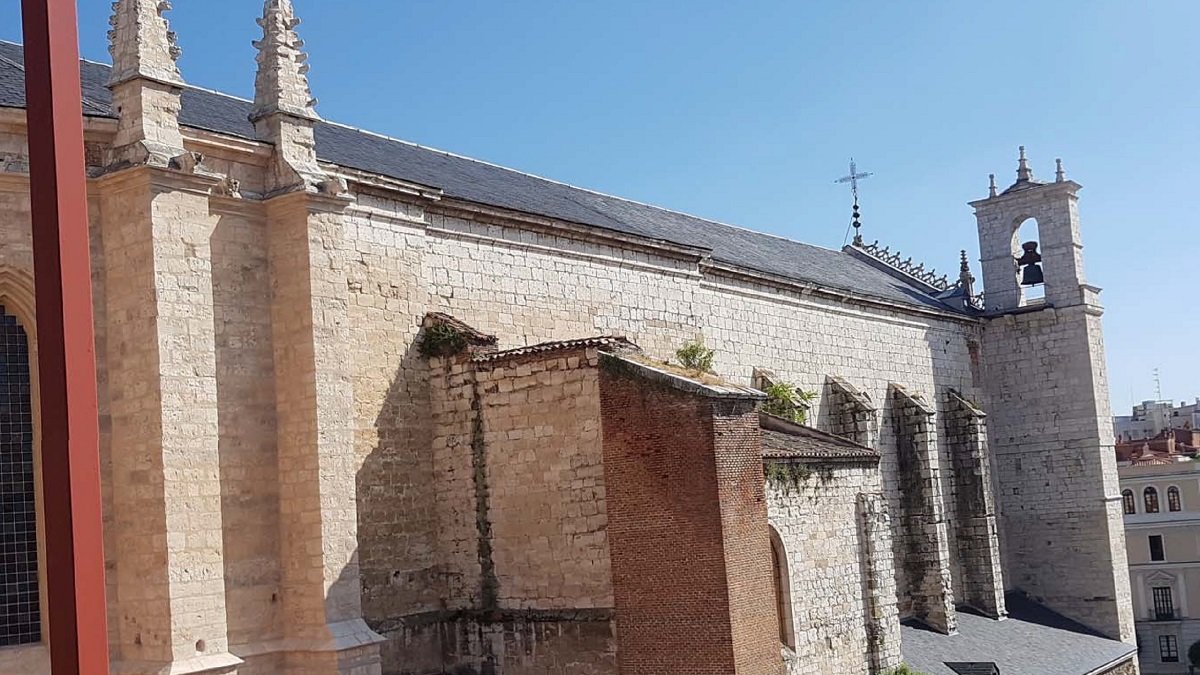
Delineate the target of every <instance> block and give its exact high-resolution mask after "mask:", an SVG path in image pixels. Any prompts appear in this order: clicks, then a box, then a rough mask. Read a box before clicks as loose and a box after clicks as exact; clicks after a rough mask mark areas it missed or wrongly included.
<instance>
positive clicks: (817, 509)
mask: <svg viewBox="0 0 1200 675" xmlns="http://www.w3.org/2000/svg"><path fill="white" fill-rule="evenodd" d="M768 461H770V462H783V461H784V460H768ZM796 466H797V467H801V466H802V467H804V469H805V470H804V471H803V472H802V473H800V474H799V475H806V476H807V477H806V478H803V479H802V480H798V481H795V482H792V481H785V480H778V479H771V478H768V480H767V483H766V495H767V513H768V518H769V520H770V523H771V526H772V527H773V528H774V529H775V531H776V532H777V533H778V534H779V538H780V541H781V542H782V544H783V548H784V551H785V553H786V556H787V567H788V574H789V576H790V578H791V589H790V590H791V606H792V616H793V621H794V627H795V636H796V646H795V654H796V664H797V668H798V670H796V671H795V672H797V673H801V672H804V673H812V672H820V673H846V674H847V675H850V674H853V673H863V674H865V673H873V672H883V671H884V670H885V668H876V669H874V670H872V669H871V668H872V665H873V664H872V659H871V656H872V654H871V651H872V650H871V649H870V645H871V642H872V641H871V635H870V633H871V632H873V631H869V629H868V624H869V623H870V622H871V621H872V619H873V618H874V617H878V618H879V619H880V620H879V621H878V622H876V624H875V628H877V629H881V630H879V631H878V632H877V633H876V635H878V636H880V638H881V639H880V640H879V643H880V644H881V645H882V646H883V647H884V651H887V650H889V649H890V650H891V651H894V652H895V653H894V654H893V655H892V658H891V659H890V660H889V659H888V658H887V657H884V659H883V661H884V662H885V663H890V666H888V667H894V666H896V665H898V660H897V659H898V656H899V619H898V616H897V612H896V592H895V581H894V579H893V577H892V574H893V570H892V562H891V561H892V543H891V533H890V532H887V533H886V535H884V540H882V541H868V540H867V539H866V537H867V535H868V532H870V530H867V529H864V528H863V527H862V524H861V522H860V521H861V520H862V518H863V517H864V515H863V514H861V513H860V511H861V508H860V503H859V502H860V499H861V497H860V495H862V496H863V497H870V496H875V497H876V498H877V499H879V497H880V495H881V490H882V485H881V480H880V475H879V469H878V467H877V466H875V465H874V464H869V463H858V464H854V463H851V464H845V463H840V462H839V463H837V464H822V463H798V464H796ZM770 475H771V474H770V473H768V476H770ZM879 501H882V500H881V499H879ZM883 524H884V526H885V527H890V524H889V523H887V522H886V520H885V522H884V523H883ZM873 565H877V567H873ZM879 572H882V576H880V575H879V574H878V573H879ZM869 577H874V578H875V579H876V581H877V582H879V583H882V584H884V585H886V587H887V588H886V592H883V593H881V594H880V595H879V596H873V595H872V593H871V590H870V589H868V588H867V587H866V579H867V578H869ZM879 590H883V589H879ZM873 597H881V598H884V599H885V602H884V604H883V606H879V607H875V606H873V604H874V603H873ZM884 643H886V644H884Z"/></svg>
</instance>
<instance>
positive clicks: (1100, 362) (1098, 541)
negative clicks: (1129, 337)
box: [971, 148, 1134, 644]
mask: <svg viewBox="0 0 1200 675" xmlns="http://www.w3.org/2000/svg"><path fill="white" fill-rule="evenodd" d="M1079 189H1080V185H1079V184H1078V183H1075V182H1074V181H1070V180H1067V179H1066V176H1065V173H1064V172H1063V170H1062V164H1061V162H1059V164H1058V170H1057V172H1056V177H1055V180H1054V182H1048V183H1042V182H1038V181H1036V180H1035V179H1034V177H1033V172H1032V171H1031V170H1030V169H1029V165H1028V161H1027V159H1026V158H1025V152H1024V148H1022V150H1021V159H1020V162H1019V168H1018V171H1017V181H1016V182H1015V183H1014V184H1013V185H1012V186H1011V187H1009V188H1008V189H1006V190H1004V191H1003V192H999V191H998V190H997V189H996V187H995V182H994V180H993V184H992V190H991V195H990V196H989V197H988V198H987V199H983V200H979V201H976V202H972V203H971V206H972V207H974V209H975V215H976V218H977V219H978V224H979V245H980V252H981V253H982V256H983V276H984V279H983V280H984V299H985V306H986V315H985V320H986V324H985V327H984V332H983V345H982V347H983V349H982V366H983V377H982V385H983V387H984V389H985V391H986V392H987V395H988V397H989V400H990V410H991V414H990V417H989V423H988V438H989V444H990V447H991V449H992V453H993V457H994V467H995V470H996V474H997V483H998V486H999V492H998V495H997V500H996V501H997V504H998V506H999V509H1000V512H1001V513H1002V514H1003V517H1002V518H1001V522H1002V523H1003V528H1004V535H1005V536H1004V539H1003V541H1004V542H1005V544H1006V548H1005V550H1004V551H1003V552H1002V553H1003V555H1004V556H1005V557H1006V558H1007V562H1008V564H1007V565H1006V571H1007V573H1006V575H1005V582H1006V587H1007V589H1008V590H1017V591H1021V592H1024V593H1026V594H1028V595H1030V596H1031V597H1032V598H1033V599H1035V600H1037V601H1039V602H1042V603H1044V604H1046V605H1047V606H1049V607H1050V608H1051V609H1054V610H1055V611H1058V612H1060V613H1062V614H1064V615H1066V616H1068V617H1070V618H1072V619H1075V620H1076V621H1079V622H1081V623H1083V624H1085V625H1087V626H1089V627H1091V628H1093V629H1095V630H1097V631H1099V632H1101V633H1103V634H1105V635H1108V636H1110V637H1112V638H1115V639H1119V640H1123V641H1126V642H1129V643H1131V644H1132V643H1133V641H1134V626H1133V616H1132V611H1131V609H1130V590H1129V571H1128V568H1127V563H1126V559H1125V532H1124V523H1123V519H1122V514H1121V505H1120V490H1119V488H1118V481H1117V468H1116V457H1115V456H1114V454H1113V436H1112V413H1111V410H1110V405H1109V393H1108V376H1107V371H1106V363H1105V356H1104V335H1103V330H1102V327H1101V319H1100V317H1101V314H1102V313H1103V310H1102V309H1101V307H1100V305H1099V301H1098V293H1099V289H1098V288H1095V287H1093V286H1090V285H1088V284H1087V281H1086V280H1085V278H1084V274H1083V257H1082V251H1083V244H1082V241H1081V239H1080V230H1079V214H1078V209H1077V201H1078V198H1077V196H1076V194H1077V192H1078V190H1079ZM1030 218H1032V219H1034V220H1036V221H1037V224H1038V237H1039V239H1040V245H1041V246H1042V247H1043V248H1042V250H1041V261H1040V262H1035V258H1033V257H1026V251H1028V250H1030V247H1029V246H1026V247H1021V246H1020V243H1021V242H1018V241H1017V236H1016V235H1017V232H1018V228H1019V227H1020V226H1021V224H1022V223H1023V222H1025V221H1026V220H1028V219H1030ZM1018 257H1020V258H1021V264H1023V265H1027V266H1028V265H1035V266H1036V268H1034V269H1018V267H1019V265H1018ZM1039 272H1040V273H1041V275H1042V276H1043V277H1044V288H1045V296H1044V299H1042V300H1038V301H1029V300H1027V299H1026V298H1025V294H1024V293H1023V289H1022V287H1021V286H1020V283H1021V281H1022V280H1025V281H1027V282H1028V281H1036V280H1037V277H1038V273H1039ZM1018 274H1020V277H1018Z"/></svg>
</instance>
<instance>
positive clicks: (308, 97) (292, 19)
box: [250, 0, 320, 120]
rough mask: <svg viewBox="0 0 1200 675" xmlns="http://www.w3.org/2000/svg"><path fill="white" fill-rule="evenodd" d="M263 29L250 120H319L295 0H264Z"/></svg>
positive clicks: (260, 21) (259, 43)
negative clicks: (270, 117)
mask: <svg viewBox="0 0 1200 675" xmlns="http://www.w3.org/2000/svg"><path fill="white" fill-rule="evenodd" d="M257 22H258V25H259V26H261V27H262V29H263V37H262V39H261V40H255V41H254V47H255V49H257V50H258V58H257V60H258V72H257V75H256V76H255V80H254V109H253V111H252V112H251V113H250V119H251V120H257V119H260V118H263V117H266V116H268V115H271V114H274V113H284V114H287V115H293V116H295V117H303V118H306V119H311V120H318V119H320V116H319V115H318V114H317V110H316V107H317V99H315V98H313V95H312V89H311V88H310V87H309V84H308V70H309V66H308V63H307V61H308V54H306V53H304V51H302V50H303V48H304V41H303V40H301V39H300V36H299V35H298V34H297V33H296V27H297V26H299V25H300V18H299V17H297V16H296V10H295V8H294V7H293V5H292V0H265V2H264V3H263V15H262V17H261V18H259V19H258V20H257Z"/></svg>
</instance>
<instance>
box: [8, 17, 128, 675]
mask: <svg viewBox="0 0 1200 675" xmlns="http://www.w3.org/2000/svg"><path fill="white" fill-rule="evenodd" d="M21 9H22V17H23V20H24V30H25V97H26V114H27V115H28V118H27V119H28V125H27V126H28V129H29V174H30V177H29V186H30V187H29V189H30V197H31V202H32V212H33V269H34V283H35V286H36V291H37V347H38V350H37V351H38V383H39V392H40V401H41V427H42V429H41V430H42V434H41V438H42V495H43V507H44V512H45V526H46V560H45V561H44V564H45V565H46V580H47V584H46V586H47V588H46V593H47V598H48V602H47V605H48V607H49V617H48V619H49V620H48V624H49V631H50V664H51V668H52V670H53V672H54V675H107V674H108V629H107V627H106V620H107V616H106V610H105V606H104V601H105V598H104V592H105V586H104V538H103V536H102V533H101V513H100V509H101V502H100V453H99V431H98V429H97V414H98V409H97V403H96V354H95V344H96V342H95V338H94V335H93V328H92V274H91V258H90V255H89V243H88V219H87V213H88V210H87V179H86V175H85V172H84V152H83V96H82V93H81V88H80V82H79V27H78V22H77V19H76V13H75V1H74V0H22V4H21Z"/></svg>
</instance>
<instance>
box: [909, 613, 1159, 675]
mask: <svg viewBox="0 0 1200 675" xmlns="http://www.w3.org/2000/svg"><path fill="white" fill-rule="evenodd" d="M1005 603H1006V605H1007V606H1008V618H1007V619H1005V620H1003V621H996V620H994V619H989V618H987V617H984V616H980V615H978V614H973V613H970V612H967V611H963V610H959V612H958V634H957V635H942V634H941V633H938V632H935V631H932V630H930V629H928V628H926V627H924V626H922V625H921V624H920V623H917V622H915V621H905V622H904V623H903V624H901V626H900V642H901V647H900V651H901V652H902V653H903V654H904V662H905V663H907V664H908V665H909V666H910V667H912V668H913V669H914V670H916V671H917V672H920V673H925V674H926V675H956V674H955V672H954V670H953V669H952V668H950V667H949V666H948V665H947V664H948V663H963V662H966V663H979V662H984V663H995V664H996V666H997V667H998V668H999V669H1000V672H1001V673H1002V675H1089V674H1090V673H1093V672H1095V671H1096V670H1098V669H1100V668H1102V667H1104V666H1108V665H1113V664H1116V663H1119V662H1120V661H1121V660H1122V659H1124V658H1128V657H1130V656H1132V655H1133V654H1134V653H1135V652H1136V651H1137V648H1136V647H1134V646H1133V645H1129V644H1125V643H1124V642H1118V641H1116V640H1110V639H1109V638H1106V637H1103V636H1101V635H1099V634H1097V633H1096V632H1095V631H1092V630H1090V629H1088V628H1087V627H1085V626H1083V625H1081V624H1078V623H1076V622H1074V621H1072V620H1070V619H1068V618H1066V617H1064V616H1062V615H1061V614H1057V613H1055V612H1053V611H1051V610H1049V609H1047V608H1045V607H1043V606H1042V605H1039V604H1037V603H1036V602H1033V601H1032V600H1030V599H1028V598H1027V597H1025V596H1024V595H1021V594H1019V593H1010V594H1008V595H1007V596H1006V597H1005Z"/></svg>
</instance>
